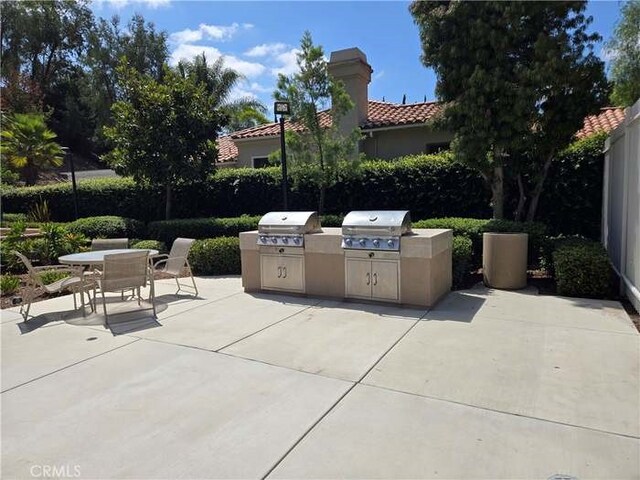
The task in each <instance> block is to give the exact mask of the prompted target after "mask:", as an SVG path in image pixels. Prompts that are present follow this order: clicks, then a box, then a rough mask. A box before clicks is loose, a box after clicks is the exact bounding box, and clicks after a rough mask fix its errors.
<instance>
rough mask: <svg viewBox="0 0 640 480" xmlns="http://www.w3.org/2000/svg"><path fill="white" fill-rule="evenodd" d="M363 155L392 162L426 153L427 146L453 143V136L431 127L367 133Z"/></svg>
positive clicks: (400, 128)
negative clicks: (391, 160)
mask: <svg viewBox="0 0 640 480" xmlns="http://www.w3.org/2000/svg"><path fill="white" fill-rule="evenodd" d="M365 134H366V137H365V140H364V142H363V143H364V145H363V153H364V154H365V155H366V156H367V157H369V158H382V159H386V160H390V159H393V158H397V157H401V156H403V155H412V154H418V153H425V152H426V151H427V145H434V144H439V143H448V142H451V140H452V138H453V135H452V134H450V133H448V132H438V131H433V130H432V129H431V128H429V127H425V126H423V125H421V126H412V127H397V128H390V129H387V130H378V131H375V130H374V131H371V132H370V133H368V132H365Z"/></svg>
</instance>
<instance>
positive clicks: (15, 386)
mask: <svg viewBox="0 0 640 480" xmlns="http://www.w3.org/2000/svg"><path fill="white" fill-rule="evenodd" d="M139 340H140V339H139V338H136V339H133V340H131V341H130V342H129V343H125V344H124V345H120V346H118V347H114V348H112V349H110V350H107V351H106V352H101V353H98V354H97V355H93V356H91V357H87V358H83V359H82V360H79V361H77V362H74V363H70V364H69V365H65V366H64V367H62V368H58V369H57V370H54V371H52V372H49V373H45V374H44V375H40V376H39V377H36V378H32V379H31V380H29V381H27V382H23V383H21V384H19V385H14V386H13V387H11V388H7V389H6V390H2V391H1V392H0V393H6V392H10V391H11V390H15V389H16V388H20V387H22V386H24V385H28V384H30V383H33V382H35V381H37V380H40V379H42V378H45V377H49V376H51V375H54V374H56V373H58V372H61V371H63V370H67V369H68V368H71V367H74V366H76V365H80V364H81V363H85V362H88V361H90V360H93V359H94V358H98V357H102V356H103V355H107V354H108V353H111V352H114V351H116V350H120V349H121V348H124V347H128V346H129V345H133V344H134V343H137V342H138V341H139Z"/></svg>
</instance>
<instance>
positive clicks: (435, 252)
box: [240, 228, 453, 307]
mask: <svg viewBox="0 0 640 480" xmlns="http://www.w3.org/2000/svg"><path fill="white" fill-rule="evenodd" d="M452 239H453V235H452V231H451V230H445V229H415V230H414V231H413V233H411V234H409V235H405V236H403V237H401V241H400V252H399V255H397V254H396V261H398V269H397V271H398V278H397V280H396V281H397V283H398V287H397V288H398V292H399V296H398V299H397V300H394V302H395V303H402V304H405V305H416V306H422V307H424V306H432V305H435V303H436V302H437V301H438V300H439V299H440V298H442V296H444V295H445V294H446V293H447V292H448V291H449V290H450V289H451V280H452V272H451V246H452ZM257 240H258V232H257V231H251V232H243V233H241V234H240V251H241V260H242V285H243V287H244V289H245V291H247V292H257V291H266V289H264V288H262V285H261V278H262V276H261V272H260V268H261V267H260V265H261V262H260V249H261V248H264V247H260V246H259V245H258V244H257ZM304 244H305V245H304V254H303V258H304V260H303V267H302V274H303V276H304V281H303V285H304V293H305V294H306V295H308V296H313V297H329V298H345V297H347V296H349V295H348V294H347V290H348V289H347V285H346V280H345V278H346V275H345V265H346V260H345V250H344V249H343V248H342V246H341V245H342V231H341V229H340V228H323V231H322V232H321V233H314V234H309V235H305V238H304ZM267 248H268V247H267ZM385 253H386V254H387V257H385V260H383V261H385V262H389V261H390V260H389V256H388V253H387V252H385ZM363 254H364V255H365V256H368V257H370V258H372V261H375V259H376V258H377V257H376V255H377V256H378V257H383V254H382V253H381V252H369V253H368V255H367V252H363ZM392 255H393V253H392ZM398 257H399V260H398ZM365 260H366V259H365ZM391 261H392V260H391ZM298 293H299V292H298ZM372 300H376V299H375V296H374V297H373V298H372Z"/></svg>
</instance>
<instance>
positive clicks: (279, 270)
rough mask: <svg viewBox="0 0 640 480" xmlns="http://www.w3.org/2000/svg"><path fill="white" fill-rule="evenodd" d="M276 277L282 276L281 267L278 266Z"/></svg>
mask: <svg viewBox="0 0 640 480" xmlns="http://www.w3.org/2000/svg"><path fill="white" fill-rule="evenodd" d="M278 278H282V267H278Z"/></svg>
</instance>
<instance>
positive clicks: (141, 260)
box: [94, 251, 156, 324]
mask: <svg viewBox="0 0 640 480" xmlns="http://www.w3.org/2000/svg"><path fill="white" fill-rule="evenodd" d="M95 278H96V284H97V285H96V286H97V288H98V289H99V290H100V294H101V295H102V307H103V311H104V316H105V323H106V324H108V321H109V315H108V313H107V301H106V298H105V295H104V294H105V293H106V292H123V291H125V290H132V291H133V292H134V297H137V299H138V305H139V306H140V302H141V300H142V296H141V293H140V290H141V289H142V288H144V287H146V286H147V282H149V286H150V294H149V300H150V301H151V308H148V309H144V310H153V316H154V318H155V317H156V303H155V288H154V283H153V273H152V271H151V266H150V263H149V253H148V252H147V251H143V252H127V253H116V254H113V255H105V256H104V265H103V268H102V271H98V270H96V271H95ZM95 298H96V294H95V291H94V300H95ZM124 313H131V311H127V312H120V313H113V314H112V315H121V314H124Z"/></svg>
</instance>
